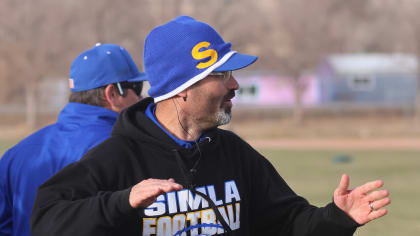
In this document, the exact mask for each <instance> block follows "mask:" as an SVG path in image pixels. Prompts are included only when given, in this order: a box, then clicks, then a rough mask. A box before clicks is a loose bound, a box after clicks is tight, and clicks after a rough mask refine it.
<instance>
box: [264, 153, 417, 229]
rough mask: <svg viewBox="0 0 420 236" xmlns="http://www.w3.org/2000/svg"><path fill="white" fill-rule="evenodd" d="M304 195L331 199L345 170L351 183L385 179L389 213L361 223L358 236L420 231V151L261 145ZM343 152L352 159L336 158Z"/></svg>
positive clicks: (322, 202) (320, 202) (322, 200)
mask: <svg viewBox="0 0 420 236" xmlns="http://www.w3.org/2000/svg"><path fill="white" fill-rule="evenodd" d="M260 151H261V152H262V153H263V154H264V155H265V156H266V157H267V158H268V159H270V161H271V162H272V163H273V165H274V166H275V167H276V168H277V170H278V171H279V173H280V175H282V177H283V178H284V179H285V180H286V182H287V183H288V184H289V185H290V186H291V187H292V189H294V190H295V192H296V193H298V194H299V195H302V196H304V197H305V198H307V199H308V200H309V201H310V202H311V203H312V204H314V205H316V206H323V205H326V204H327V203H328V202H330V201H331V198H332V194H333V191H334V189H335V188H336V187H337V185H338V182H339V180H340V177H341V174H342V173H347V174H349V175H350V184H351V187H355V186H358V185H361V184H363V183H365V182H367V181H371V180H375V179H382V180H383V181H384V182H385V186H384V188H386V189H388V190H389V191H390V194H391V200H392V203H391V205H390V206H389V207H388V210H389V213H388V215H386V216H385V217H383V218H381V219H379V220H377V221H373V222H370V223H368V224H367V225H365V226H363V227H361V228H359V229H358V230H357V231H356V233H355V235H356V236H401V235H403V236H407V235H410V236H411V235H412V236H416V235H420V203H419V200H420V188H419V187H420V184H419V181H420V152H418V151H307V150H305V151H296V150H260ZM337 156H347V157H350V159H351V162H347V163H345V162H336V161H335V160H336V159H335V158H336V157H337Z"/></svg>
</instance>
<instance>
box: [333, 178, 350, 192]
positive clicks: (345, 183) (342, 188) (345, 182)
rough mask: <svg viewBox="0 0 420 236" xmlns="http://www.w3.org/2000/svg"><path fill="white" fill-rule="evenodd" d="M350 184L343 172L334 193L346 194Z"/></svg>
mask: <svg viewBox="0 0 420 236" xmlns="http://www.w3.org/2000/svg"><path fill="white" fill-rule="evenodd" d="M349 185H350V177H349V176H348V175H347V174H343V175H342V176H341V180H340V184H339V185H338V187H337V189H336V191H335V192H336V194H338V195H344V194H347V189H348V188H349Z"/></svg>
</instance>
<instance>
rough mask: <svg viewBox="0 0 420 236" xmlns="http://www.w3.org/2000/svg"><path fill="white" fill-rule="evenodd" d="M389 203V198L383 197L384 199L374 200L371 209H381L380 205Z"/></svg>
mask: <svg viewBox="0 0 420 236" xmlns="http://www.w3.org/2000/svg"><path fill="white" fill-rule="evenodd" d="M390 203H391V199H390V198H384V199H381V200H377V201H374V202H372V203H371V204H372V206H373V209H374V210H375V211H377V210H379V209H381V208H382V207H384V206H387V205H389V204H390Z"/></svg>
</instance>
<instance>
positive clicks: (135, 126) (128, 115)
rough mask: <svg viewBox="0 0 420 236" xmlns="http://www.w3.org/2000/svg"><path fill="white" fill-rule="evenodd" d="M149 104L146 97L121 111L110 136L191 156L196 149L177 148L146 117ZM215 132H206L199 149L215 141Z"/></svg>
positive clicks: (172, 141) (151, 100)
mask: <svg viewBox="0 0 420 236" xmlns="http://www.w3.org/2000/svg"><path fill="white" fill-rule="evenodd" d="M150 103H153V98H151V97H148V98H145V99H143V100H142V101H140V102H138V103H136V104H134V105H133V106H130V107H129V108H127V109H125V110H124V111H122V112H121V114H120V116H119V117H118V120H117V122H116V123H115V125H114V128H113V130H112V136H125V137H129V138H131V139H133V140H137V141H141V142H144V143H148V144H150V145H158V146H159V147H160V148H162V149H164V150H166V151H171V152H172V151H173V150H177V151H179V152H180V153H181V154H182V155H183V156H185V155H187V156H188V154H193V153H194V152H195V151H196V148H190V149H186V148H184V147H181V146H179V145H178V144H177V143H176V142H175V141H174V140H173V139H172V138H171V137H169V136H168V135H167V134H166V133H165V132H164V131H163V130H162V129H161V128H160V127H158V126H157V125H156V124H155V123H154V122H153V121H152V120H151V119H150V118H149V117H147V115H146V114H145V111H146V109H147V106H148V105H149V104H150ZM216 130H217V128H215V129H211V130H209V131H207V132H206V134H207V135H206V136H208V137H209V138H208V139H207V140H206V141H203V142H200V143H199V146H200V148H204V146H208V145H206V143H209V142H210V141H213V140H214V139H215V137H216V133H217V132H216ZM191 152H192V153H191Z"/></svg>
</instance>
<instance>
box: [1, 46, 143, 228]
mask: <svg viewBox="0 0 420 236" xmlns="http://www.w3.org/2000/svg"><path fill="white" fill-rule="evenodd" d="M144 79H145V74H144V73H140V72H139V71H138V69H137V67H136V65H135V63H134V61H133V60H132V58H131V56H130V55H129V53H128V52H127V51H126V49H124V48H122V47H120V46H118V45H112V44H104V45H100V44H97V46H95V47H94V48H92V49H89V50H87V51H85V52H83V53H82V54H80V55H79V56H78V57H77V58H76V59H75V60H74V62H73V64H72V66H71V69H70V78H69V84H70V89H71V95H70V98H69V103H68V104H67V105H66V106H65V107H64V109H63V110H62V111H61V112H60V114H59V116H58V120H57V122H56V123H55V124H52V125H49V126H47V127H45V128H43V129H41V130H39V131H37V132H35V133H34V134H32V135H30V136H29V137H27V138H25V139H24V140H22V141H21V142H20V143H18V144H17V145H16V146H14V147H12V148H11V149H9V150H8V151H7V152H6V153H5V154H4V156H3V157H2V158H1V159H0V235H17V236H25V235H30V216H31V212H32V206H33V202H34V200H35V195H36V190H37V188H38V186H39V185H41V184H42V183H43V182H45V180H47V179H48V178H49V177H50V176H52V175H54V174H55V173H56V172H57V171H59V170H60V169H62V168H63V167H64V166H66V165H68V164H70V163H72V162H75V161H77V160H79V159H80V158H81V157H82V156H83V154H84V153H85V152H86V151H88V150H89V149H90V148H92V147H94V146H96V145H97V144H99V143H101V142H102V141H103V140H105V139H106V138H108V137H109V136H110V133H111V129H112V126H113V125H114V123H115V121H116V120H117V117H118V113H119V112H121V111H122V110H123V109H124V108H126V107H128V106H130V105H132V104H134V103H136V102H138V101H139V100H140V98H141V95H140V93H141V90H142V83H143V80H144Z"/></svg>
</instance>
